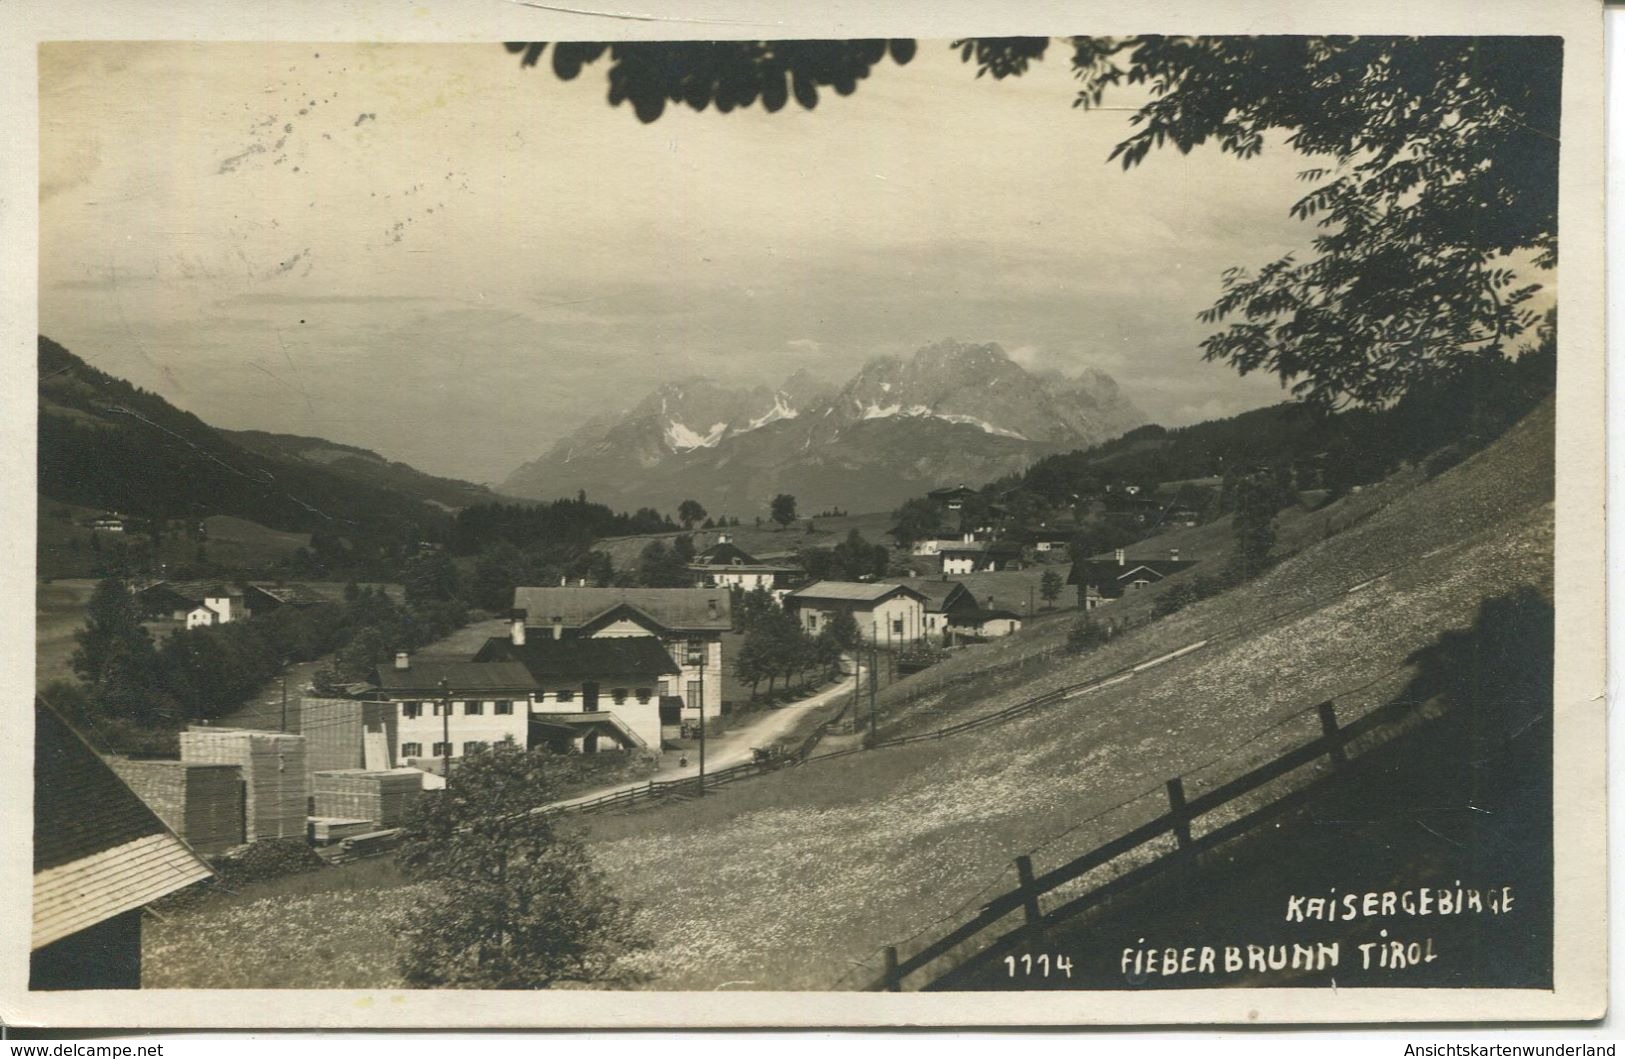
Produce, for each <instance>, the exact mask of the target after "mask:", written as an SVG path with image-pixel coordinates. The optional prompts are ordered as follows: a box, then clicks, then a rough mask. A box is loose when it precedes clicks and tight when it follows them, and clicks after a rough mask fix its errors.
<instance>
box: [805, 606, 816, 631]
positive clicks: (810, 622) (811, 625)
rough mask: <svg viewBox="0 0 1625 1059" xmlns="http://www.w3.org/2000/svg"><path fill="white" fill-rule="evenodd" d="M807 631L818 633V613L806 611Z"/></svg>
mask: <svg viewBox="0 0 1625 1059" xmlns="http://www.w3.org/2000/svg"><path fill="white" fill-rule="evenodd" d="M807 631H808V632H817V631H818V613H817V612H816V611H808V612H807Z"/></svg>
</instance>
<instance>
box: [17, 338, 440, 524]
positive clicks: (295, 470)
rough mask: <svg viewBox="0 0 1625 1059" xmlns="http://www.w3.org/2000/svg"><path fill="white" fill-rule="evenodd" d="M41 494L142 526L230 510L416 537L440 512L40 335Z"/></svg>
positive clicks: (255, 517) (267, 520) (264, 520)
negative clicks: (251, 443)
mask: <svg viewBox="0 0 1625 1059" xmlns="http://www.w3.org/2000/svg"><path fill="white" fill-rule="evenodd" d="M39 491H40V493H41V495H42V496H44V497H47V498H49V499H50V500H52V501H56V502H60V503H63V504H69V505H79V506H83V507H89V508H95V509H102V510H116V511H120V512H124V513H126V514H130V515H134V516H136V517H138V518H141V519H147V520H169V519H184V520H188V521H196V520H201V519H204V518H207V517H208V516H211V515H233V516H236V517H238V518H244V519H249V520H251V521H254V522H257V523H259V524H261V525H264V526H269V527H272V528H273V529H279V530H287V531H293V532H301V533H308V532H325V533H331V534H342V535H345V536H349V537H357V536H382V537H385V538H388V539H392V540H413V539H416V538H417V537H418V536H419V535H421V534H422V533H424V532H425V531H426V530H427V529H428V528H430V527H434V526H438V525H443V524H444V523H445V521H446V518H445V514H444V512H443V511H442V510H440V509H439V508H437V507H435V506H432V505H430V504H427V503H425V502H424V501H422V500H420V499H418V498H417V497H415V496H409V495H406V494H403V493H401V492H398V491H395V490H394V489H390V488H381V487H379V486H377V485H371V484H366V483H363V482H360V481H358V480H357V479H355V478H354V477H346V476H344V475H341V474H337V473H335V472H333V471H331V470H329V469H327V468H325V467H321V466H317V465H314V464H310V463H306V462H303V461H300V460H292V459H285V458H280V457H276V456H268V455H265V454H262V453H260V452H255V451H251V450H249V449H247V448H244V447H242V446H241V445H238V444H236V443H234V442H233V441H231V440H229V439H228V438H227V437H226V436H225V435H224V434H222V433H221V432H220V431H217V430H215V429H214V428H213V427H211V426H209V425H208V424H207V423H204V422H203V421H202V420H200V419H198V418H197V417H196V416H194V415H192V414H191V413H189V412H185V411H182V410H181V409H179V408H176V407H175V406H173V405H171V404H170V403H169V402H167V401H165V400H164V399H163V398H161V397H159V396H157V395H156V394H152V393H148V392H146V391H144V390H141V389H138V388H137V387H134V386H131V385H130V384H129V383H127V382H125V381H124V380H123V379H119V378H116V377H114V376H111V375H108V374H107V373H105V372H102V371H98V370H96V369H95V368H93V367H91V366H90V365H88V364H86V363H85V362H84V361H83V360H81V359H80V358H78V357H76V356H74V355H73V354H72V353H70V352H68V351H67V350H66V349H64V348H63V347H62V346H60V345H58V344H56V343H55V342H52V341H51V340H50V339H48V338H45V337H44V336H41V337H40V339H39Z"/></svg>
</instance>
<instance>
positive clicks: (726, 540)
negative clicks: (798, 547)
mask: <svg viewBox="0 0 1625 1059" xmlns="http://www.w3.org/2000/svg"><path fill="white" fill-rule="evenodd" d="M688 571H689V573H691V574H693V575H694V577H695V579H696V580H697V581H698V582H699V587H701V588H725V589H733V588H737V589H739V590H740V591H742V592H753V591H755V590H756V589H758V588H760V589H764V590H766V591H768V592H772V591H773V590H774V589H779V588H785V587H787V583H788V582H789V581H790V579H791V578H793V577H795V576H796V575H797V574H799V573H800V572H801V570H800V568H799V567H796V566H790V565H788V564H782V563H765V562H762V561H761V560H760V559H758V558H756V557H755V556H754V555H751V554H750V553H749V552H747V551H745V550H744V549H743V548H741V547H739V545H737V544H735V543H734V542H733V538H732V537H731V536H730V535H728V534H726V533H723V534H719V535H718V536H717V540H716V543H714V544H712V545H711V546H710V547H709V548H706V549H705V550H704V551H702V552H700V553H698V554H697V555H695V556H694V561H693V562H692V563H690V564H689V567H688Z"/></svg>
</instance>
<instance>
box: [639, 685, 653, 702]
mask: <svg viewBox="0 0 1625 1059" xmlns="http://www.w3.org/2000/svg"><path fill="white" fill-rule="evenodd" d="M635 694H636V695H637V697H638V701H639V702H641V703H643V704H645V705H647V704H648V702H649V699H650V698H651V697H652V694H653V693H652V692H651V691H650V690H649V689H648V688H639V689H638V690H637V691H636V692H635Z"/></svg>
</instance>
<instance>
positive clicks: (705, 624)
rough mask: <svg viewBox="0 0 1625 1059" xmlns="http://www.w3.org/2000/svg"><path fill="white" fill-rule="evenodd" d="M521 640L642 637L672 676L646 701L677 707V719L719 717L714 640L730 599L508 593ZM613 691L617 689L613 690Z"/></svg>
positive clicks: (630, 591) (673, 593) (661, 679)
mask: <svg viewBox="0 0 1625 1059" xmlns="http://www.w3.org/2000/svg"><path fill="white" fill-rule="evenodd" d="M513 599H514V608H513V609H514V610H515V611H516V612H517V611H523V612H524V614H525V617H524V618H523V619H522V620H523V621H524V622H525V623H527V628H526V630H525V638H526V640H527V642H528V641H531V640H539V639H542V638H552V639H555V640H560V641H563V640H574V639H582V640H610V639H618V638H640V637H641V638H647V639H649V640H652V641H654V642H656V643H658V644H659V645H660V646H661V648H662V649H663V650H664V651H665V653H666V656H667V657H668V658H669V659H670V660H671V662H672V664H673V665H675V666H676V667H677V672H675V673H669V672H668V673H662V674H659V675H658V679H657V680H656V683H655V690H654V694H655V695H656V696H658V697H659V698H661V699H669V698H675V699H678V700H680V701H681V706H680V707H678V710H679V711H680V716H681V720H683V721H693V722H698V721H699V719H700V711H701V709H702V708H703V709H704V711H705V716H706V718H707V719H710V718H714V717H720V716H721V715H722V675H723V669H722V667H723V665H724V663H725V662H726V659H725V658H724V657H723V652H722V635H723V633H726V632H728V631H730V630H731V629H732V628H733V600H732V597H731V595H730V593H728V592H727V591H725V590H723V589H720V588H588V587H585V586H582V587H569V586H564V587H559V588H552V587H547V588H530V587H521V588H516V589H514V593H513ZM614 686H620V685H614Z"/></svg>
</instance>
